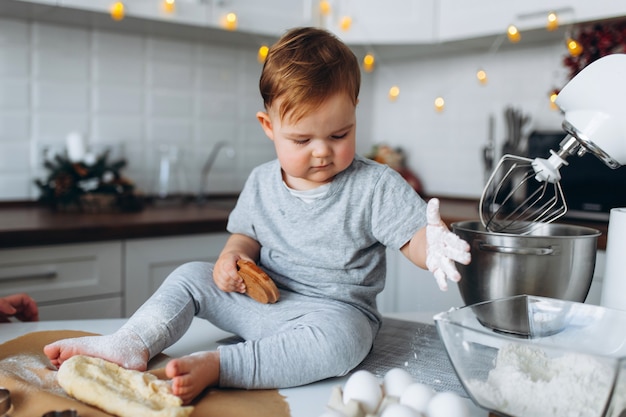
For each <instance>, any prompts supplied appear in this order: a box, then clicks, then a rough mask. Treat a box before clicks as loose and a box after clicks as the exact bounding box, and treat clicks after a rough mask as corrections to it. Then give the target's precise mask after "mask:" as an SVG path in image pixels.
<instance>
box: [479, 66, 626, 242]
mask: <svg viewBox="0 0 626 417" xmlns="http://www.w3.org/2000/svg"><path fill="white" fill-rule="evenodd" d="M624 73H626V55H625V54H614V55H608V56H605V57H603V58H600V59H598V60H596V61H594V62H593V63H591V64H590V65H588V66H587V67H586V68H585V69H584V70H582V71H581V72H580V73H579V74H578V75H576V76H575V77H574V78H573V79H572V80H571V81H570V82H569V83H568V84H567V85H566V86H565V87H564V88H563V90H562V91H561V92H560V93H559V95H558V97H557V99H556V104H557V105H558V106H559V107H560V108H561V110H563V112H564V119H565V120H564V122H563V125H562V126H563V129H564V130H565V132H567V136H565V138H564V139H563V141H561V143H560V145H559V146H560V148H559V150H558V151H554V150H551V151H550V153H551V156H550V157H549V158H548V159H544V158H535V159H532V160H531V159H529V158H525V157H522V156H516V155H510V154H507V155H504V156H503V157H502V159H501V160H500V162H499V163H498V165H497V166H496V169H495V170H494V172H493V173H492V175H491V177H490V178H489V181H488V182H487V184H486V185H485V187H484V189H483V193H482V195H481V197H480V210H479V212H480V220H481V222H482V224H483V225H484V226H485V228H487V229H488V230H489V231H492V232H507V233H515V234H523V233H528V232H529V231H530V230H531V228H532V227H535V226H537V224H538V223H550V222H552V221H554V220H556V219H558V218H560V217H561V216H563V215H564V214H565V213H566V212H567V205H566V202H565V196H564V195H563V191H562V189H561V186H560V183H559V181H560V179H561V175H560V173H559V169H560V168H561V166H563V165H566V164H567V162H566V159H567V157H569V156H570V155H574V154H575V155H578V156H582V155H584V154H585V153H586V152H591V153H592V154H593V155H595V156H596V157H598V158H599V159H600V160H602V161H603V162H604V163H605V164H606V165H607V166H609V167H610V168H613V169H615V168H618V167H620V166H621V165H624V164H626V118H624V117H623V115H624V113H625V112H626V101H625V100H624V97H625V96H626V81H625V80H624V77H623V74H624ZM533 178H534V180H533ZM528 187H530V188H531V192H530V193H529V192H528V190H527V188H528ZM532 190H534V191H532Z"/></svg>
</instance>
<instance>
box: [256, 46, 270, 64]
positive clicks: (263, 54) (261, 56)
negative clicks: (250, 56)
mask: <svg viewBox="0 0 626 417" xmlns="http://www.w3.org/2000/svg"><path fill="white" fill-rule="evenodd" d="M269 51H270V48H268V46H267V45H263V46H261V47H260V48H259V53H258V54H257V60H258V61H259V62H260V63H261V64H262V63H264V62H265V60H266V59H267V54H268V53H269Z"/></svg>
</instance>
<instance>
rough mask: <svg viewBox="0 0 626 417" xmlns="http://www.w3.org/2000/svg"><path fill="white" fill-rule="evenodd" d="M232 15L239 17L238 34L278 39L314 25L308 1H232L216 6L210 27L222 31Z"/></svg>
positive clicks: (213, 9)
mask: <svg viewBox="0 0 626 417" xmlns="http://www.w3.org/2000/svg"><path fill="white" fill-rule="evenodd" d="M314 3H315V2H314ZM231 12H232V13H235V14H236V15H237V31H241V32H247V33H256V34H260V35H269V36H275V37H278V36H280V35H282V34H283V33H284V32H285V31H287V30H288V29H291V28H293V27H298V26H310V25H311V23H312V7H311V2H310V1H308V0H263V1H250V0H230V1H223V2H220V1H218V2H215V3H214V5H213V8H212V10H211V16H210V20H209V26H212V27H223V25H222V22H223V19H224V18H225V16H226V15H227V14H228V13H231Z"/></svg>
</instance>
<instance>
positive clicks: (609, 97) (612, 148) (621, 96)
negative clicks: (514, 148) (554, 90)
mask: <svg viewBox="0 0 626 417" xmlns="http://www.w3.org/2000/svg"><path fill="white" fill-rule="evenodd" d="M625 77H626V54H613V55H607V56H605V57H602V58H600V59H598V60H596V61H594V62H592V63H591V64H589V65H588V66H587V67H585V68H584V69H583V70H582V71H581V72H580V73H578V74H577V75H576V76H575V77H574V78H573V79H572V80H571V81H570V82H569V83H567V85H566V86H565V87H563V89H562V90H561V92H560V93H559V95H558V97H557V99H556V104H557V105H558V106H559V107H560V108H561V110H563V112H564V119H565V121H564V122H563V128H564V129H565V130H566V131H568V133H570V134H571V135H572V136H574V137H575V138H576V139H577V140H578V141H579V142H580V143H581V145H583V146H584V147H585V148H586V150H588V151H590V152H592V153H593V154H595V155H596V156H597V157H598V158H600V159H601V160H603V161H604V162H605V163H606V164H607V165H609V166H610V167H611V168H617V167H619V166H620V165H626V82H625V81H624V79H625Z"/></svg>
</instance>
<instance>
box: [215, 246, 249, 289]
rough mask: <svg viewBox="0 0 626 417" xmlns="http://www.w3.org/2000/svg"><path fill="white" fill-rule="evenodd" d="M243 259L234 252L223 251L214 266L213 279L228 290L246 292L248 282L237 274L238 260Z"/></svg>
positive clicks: (221, 287) (219, 286) (218, 285)
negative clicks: (245, 282)
mask: <svg viewBox="0 0 626 417" xmlns="http://www.w3.org/2000/svg"><path fill="white" fill-rule="evenodd" d="M239 259H241V256H238V255H236V254H234V253H222V254H221V255H220V257H219V258H218V260H217V262H215V267H214V268H213V281H215V284H216V285H217V287H218V288H219V289H220V290H222V291H226V292H239V293H242V294H243V293H245V292H246V284H244V282H243V280H242V279H241V278H240V277H239V274H237V261H238V260H239Z"/></svg>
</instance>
